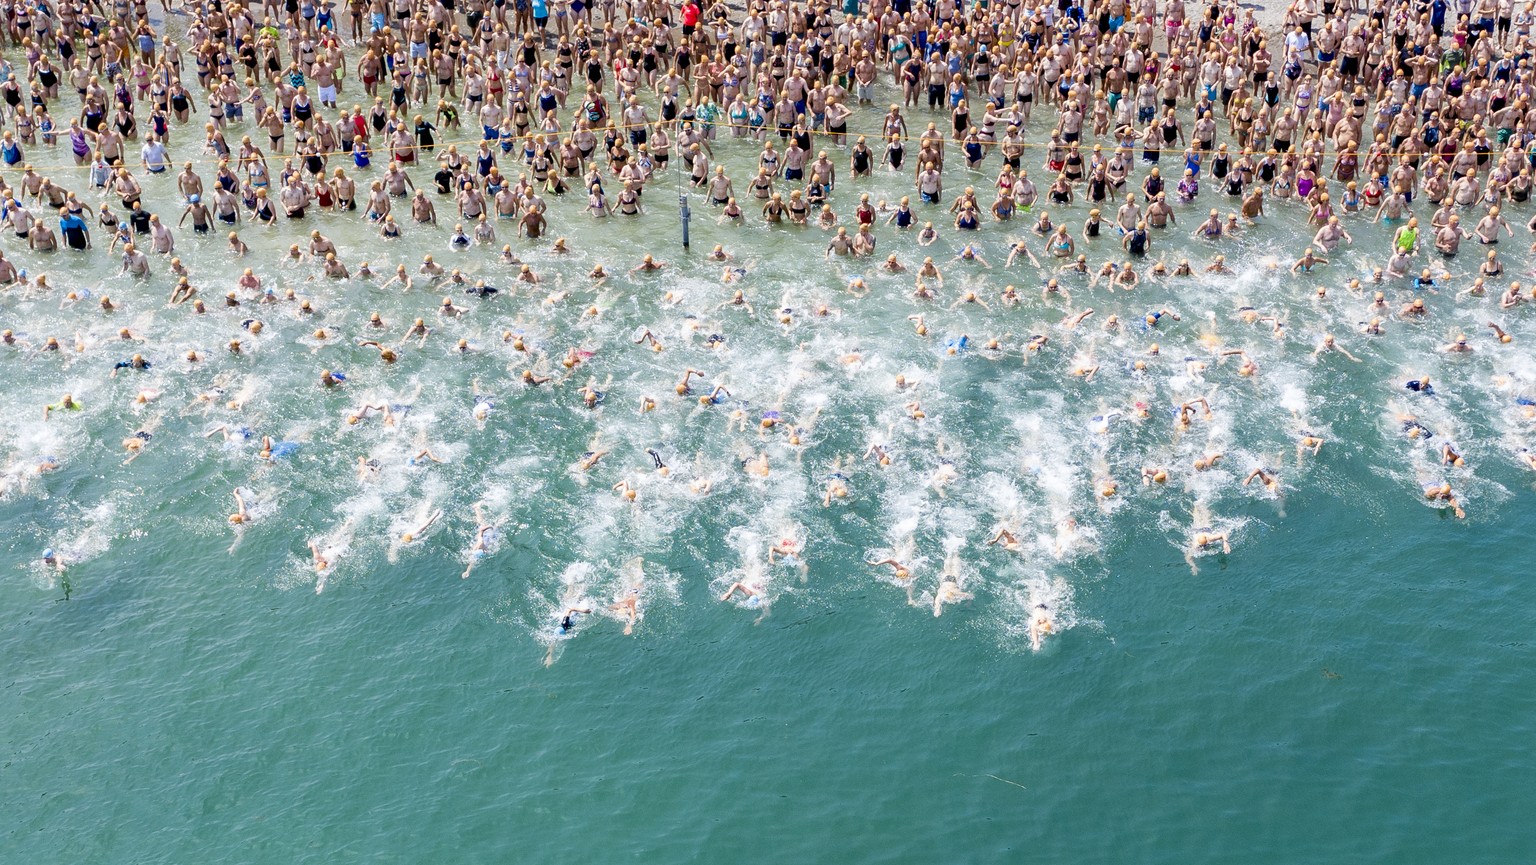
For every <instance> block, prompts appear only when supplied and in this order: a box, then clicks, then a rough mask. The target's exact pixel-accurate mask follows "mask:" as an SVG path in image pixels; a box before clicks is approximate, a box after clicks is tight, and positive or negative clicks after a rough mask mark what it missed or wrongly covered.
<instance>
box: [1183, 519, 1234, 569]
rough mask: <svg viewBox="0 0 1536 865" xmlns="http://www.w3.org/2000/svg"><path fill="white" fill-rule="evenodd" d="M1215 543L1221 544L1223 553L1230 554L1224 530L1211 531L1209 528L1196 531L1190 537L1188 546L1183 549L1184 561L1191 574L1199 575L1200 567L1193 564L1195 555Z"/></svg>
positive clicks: (1229, 546)
mask: <svg viewBox="0 0 1536 865" xmlns="http://www.w3.org/2000/svg"><path fill="white" fill-rule="evenodd" d="M1217 544H1220V545H1221V552H1222V554H1223V555H1231V554H1232V545H1231V544H1230V543H1229V542H1228V540H1227V533H1226V532H1212V531H1209V530H1202V531H1197V532H1195V534H1194V537H1192V538H1191V539H1190V542H1189V546H1187V547H1186V548H1185V550H1184V561H1185V563H1187V564H1188V565H1189V571H1190V573H1191V574H1192V575H1195V576H1199V574H1200V569H1199V567H1198V566H1197V565H1196V564H1195V557H1196V556H1198V555H1200V554H1201V553H1203V552H1205V551H1206V550H1208V549H1210V548H1211V547H1213V546H1216V545H1217Z"/></svg>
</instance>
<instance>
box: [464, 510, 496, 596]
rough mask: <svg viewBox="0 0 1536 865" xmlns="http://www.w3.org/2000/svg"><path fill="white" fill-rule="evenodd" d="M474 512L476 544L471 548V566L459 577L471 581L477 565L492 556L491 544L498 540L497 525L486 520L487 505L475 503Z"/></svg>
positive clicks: (465, 568) (467, 566)
mask: <svg viewBox="0 0 1536 865" xmlns="http://www.w3.org/2000/svg"><path fill="white" fill-rule="evenodd" d="M474 512H475V542H474V543H473V544H471V545H470V547H469V564H467V565H466V566H465V567H464V573H462V574H460V575H459V579H461V580H467V579H469V573H470V571H473V570H474V569H475V565H478V564H480V560H481V559H483V558H485V557H486V556H487V555H489V554H490V552H491V543H492V542H493V541H494V540H495V539H496V527H497V523H494V522H491V521H489V520H487V519H486V516H485V503H484V502H483V501H482V502H475V504H474Z"/></svg>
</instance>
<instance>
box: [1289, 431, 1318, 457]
mask: <svg viewBox="0 0 1536 865" xmlns="http://www.w3.org/2000/svg"><path fill="white" fill-rule="evenodd" d="M1322 449H1323V440H1322V439H1321V438H1320V437H1318V436H1315V435H1313V434H1312V433H1303V434H1302V436H1301V439H1300V440H1299V441H1297V442H1296V462H1297V463H1300V462H1301V455H1302V454H1303V453H1305V452H1307V451H1311V452H1312V456H1317V452H1318V451H1320V450H1322Z"/></svg>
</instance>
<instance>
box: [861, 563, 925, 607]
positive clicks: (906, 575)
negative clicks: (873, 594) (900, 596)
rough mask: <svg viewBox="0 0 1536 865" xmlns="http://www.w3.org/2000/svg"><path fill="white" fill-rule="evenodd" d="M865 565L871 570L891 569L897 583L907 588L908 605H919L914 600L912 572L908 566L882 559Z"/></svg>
mask: <svg viewBox="0 0 1536 865" xmlns="http://www.w3.org/2000/svg"><path fill="white" fill-rule="evenodd" d="M864 564H866V565H868V566H869V567H871V568H882V567H889V568H890V569H891V576H892V577H893V578H894V579H895V580H896V582H898V583H901V584H902V585H903V586H905V587H906V590H907V603H909V604H912V605H913V606H916V605H917V602H916V601H914V600H913V599H912V571H911V570H910V569H909V568H908V567H907V566H906V565H904V564H902V563H901V562H899V561H897V560H895V559H891V558H887V559H880V560H879V561H874V562H869V561H866V562H865V563H864Z"/></svg>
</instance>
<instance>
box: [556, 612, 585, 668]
mask: <svg viewBox="0 0 1536 865" xmlns="http://www.w3.org/2000/svg"><path fill="white" fill-rule="evenodd" d="M591 614H592V608H591V607H583V606H568V607H566V608H565V609H564V611H562V612H561V613H560V615H559V617H558V619H559V621H558V622H556V624H555V637H556V638H566V637H570V636H571V635H573V634H574V633H576V621H577V617H578V616H589V615H591ZM554 663H555V644H554V643H553V642H551V643H550V644H549V649H548V650H547V651H546V652H545V653H544V666H546V667H548V666H550V665H552V664H554Z"/></svg>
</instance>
